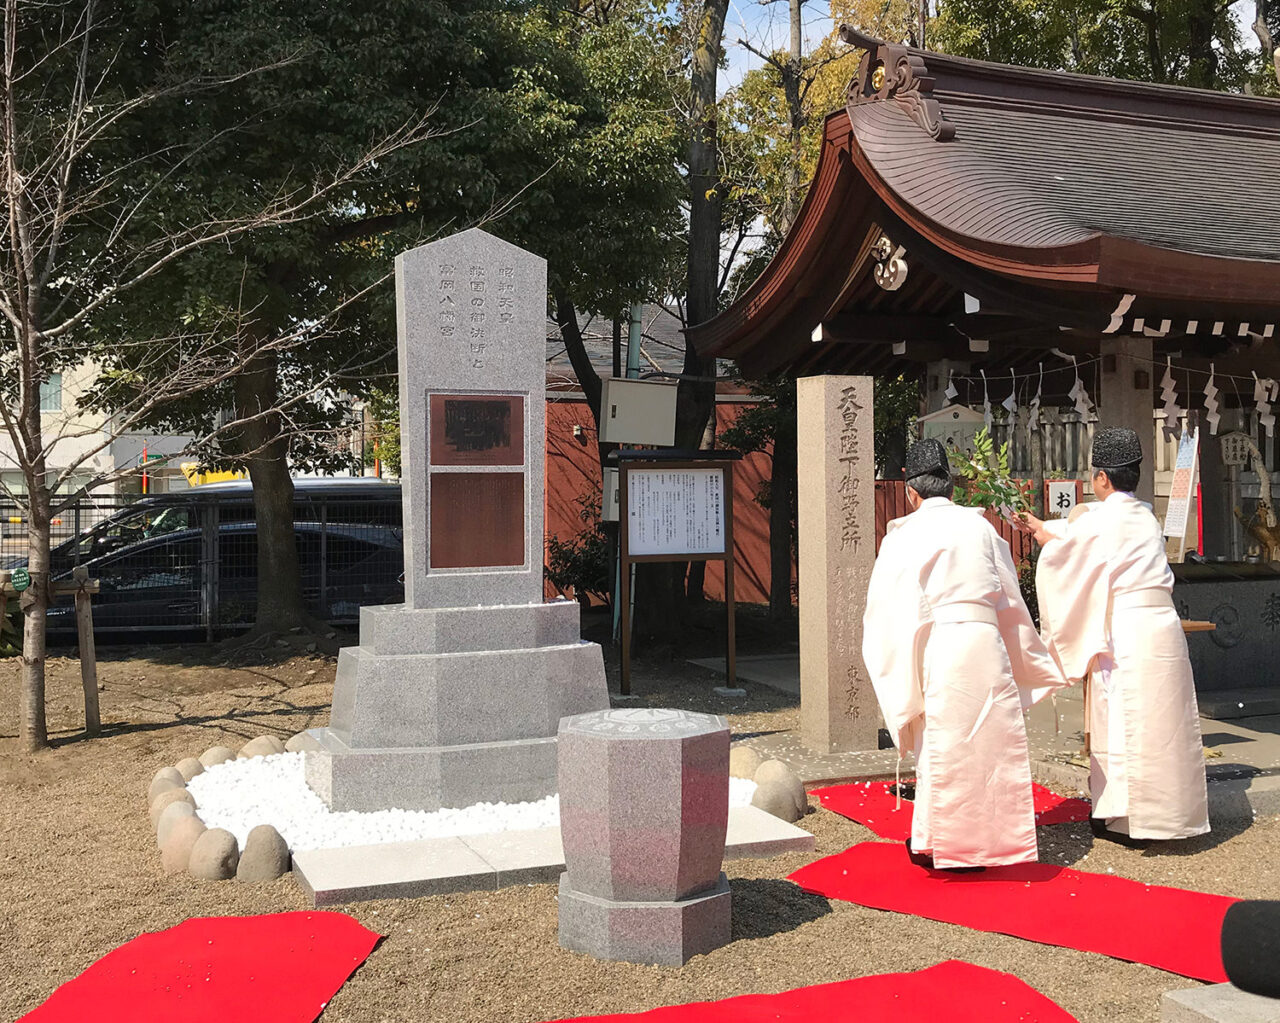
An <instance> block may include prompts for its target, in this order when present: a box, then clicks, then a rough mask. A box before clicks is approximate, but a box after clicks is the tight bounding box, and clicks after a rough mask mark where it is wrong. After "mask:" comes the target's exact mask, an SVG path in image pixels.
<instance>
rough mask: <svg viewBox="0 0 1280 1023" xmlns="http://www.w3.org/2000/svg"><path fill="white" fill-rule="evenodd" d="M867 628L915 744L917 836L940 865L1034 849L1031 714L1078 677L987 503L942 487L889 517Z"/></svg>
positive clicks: (907, 743)
mask: <svg viewBox="0 0 1280 1023" xmlns="http://www.w3.org/2000/svg"><path fill="white" fill-rule="evenodd" d="M862 635H863V640H862V656H863V660H864V661H865V662H866V665H867V670H868V671H869V673H870V675H871V681H872V684H873V685H874V686H875V691H876V696H877V698H878V699H879V701H880V707H881V710H882V711H883V712H884V717H885V722H886V723H887V725H888V728H889V733H890V734H891V735H892V736H893V740H894V742H895V743H896V744H897V746H898V749H899V751H902V750H906V749H911V750H913V751H914V752H915V757H916V796H915V806H914V808H913V811H912V825H911V847H912V850H913V851H914V852H917V853H930V854H932V856H933V861H934V864H935V866H938V867H971V866H999V865H1002V864H1009V863H1024V862H1028V861H1034V860H1035V859H1036V858H1037V847H1036V825H1035V812H1034V809H1033V806H1032V797H1031V765H1030V762H1029V759H1028V754H1027V733H1026V727H1025V724H1024V721H1023V717H1022V715H1023V712H1024V711H1025V710H1026V709H1027V708H1029V707H1030V706H1031V705H1032V704H1033V703H1035V702H1036V700H1038V699H1040V698H1041V697H1043V696H1045V695H1047V694H1048V693H1049V692H1051V691H1052V690H1054V689H1057V688H1059V687H1061V686H1064V685H1066V684H1067V683H1066V680H1065V678H1064V677H1063V676H1062V673H1061V672H1060V671H1059V669H1058V666H1057V665H1056V664H1055V662H1054V660H1053V658H1052V657H1051V656H1050V655H1049V652H1048V651H1047V650H1046V649H1045V646H1044V644H1043V643H1042V642H1041V639H1040V636H1039V635H1038V634H1037V632H1036V630H1035V626H1034V625H1033V624H1032V621H1031V616H1030V614H1028V612H1027V608H1026V605H1025V604H1024V603H1023V601H1022V595H1021V592H1020V591H1019V589H1018V575H1017V571H1016V570H1015V568H1014V565H1013V558H1012V556H1011V555H1010V553H1009V545H1008V544H1007V543H1005V542H1004V541H1003V540H1002V539H1000V537H999V536H998V535H997V534H996V531H995V530H994V529H993V528H992V527H991V524H990V523H989V522H987V520H986V519H985V518H984V517H983V515H982V513H981V510H980V509H976V508H962V507H959V506H957V505H955V504H953V503H952V502H951V501H949V500H947V499H946V498H942V497H932V498H929V499H928V500H926V501H923V502H922V503H921V504H920V507H919V508H918V509H917V510H916V511H914V512H912V513H911V514H910V515H907V516H905V517H903V518H900V519H895V520H894V521H892V522H890V523H889V528H888V532H887V534H886V536H885V538H884V543H883V544H882V545H881V547H880V554H879V556H878V557H877V559H876V564H875V569H874V570H873V572H872V574H871V584H870V587H869V588H868V591H867V610H866V614H865V616H864V618H863V634H862Z"/></svg>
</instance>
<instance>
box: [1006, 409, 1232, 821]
mask: <svg viewBox="0 0 1280 1023" xmlns="http://www.w3.org/2000/svg"><path fill="white" fill-rule="evenodd" d="M1092 461H1093V492H1094V495H1095V496H1096V497H1097V498H1098V500H1097V501H1096V502H1095V503H1093V504H1090V505H1084V506H1083V507H1084V508H1086V509H1087V511H1086V512H1085V513H1084V514H1081V515H1079V516H1078V517H1073V521H1070V522H1063V521H1061V520H1058V521H1054V522H1048V523H1046V522H1042V521H1041V520H1040V519H1037V518H1035V516H1031V515H1028V516H1024V519H1023V525H1024V528H1026V529H1028V530H1030V531H1031V532H1034V533H1035V537H1036V539H1037V540H1038V541H1039V542H1040V543H1041V544H1043V546H1044V549H1043V550H1042V551H1041V554H1040V563H1039V565H1038V566H1037V569H1036V593H1037V595H1038V597H1039V600H1040V626H1041V632H1042V635H1043V636H1044V638H1045V641H1046V643H1047V644H1048V646H1049V649H1050V651H1051V652H1052V653H1053V655H1054V657H1055V658H1056V660H1057V661H1058V663H1059V665H1061V667H1062V669H1063V672H1064V673H1065V674H1066V676H1067V677H1068V678H1071V679H1080V678H1083V677H1084V676H1085V675H1089V676H1090V679H1089V686H1088V697H1087V700H1086V706H1085V730H1086V731H1087V732H1088V733H1089V737H1090V744H1091V757H1090V764H1089V789H1090V794H1091V795H1092V797H1093V818H1094V819H1093V825H1094V833H1095V834H1097V835H1100V836H1102V837H1114V838H1115V839H1116V840H1117V841H1120V842H1122V843H1125V844H1138V843H1137V841H1136V840H1146V839H1172V838H1189V837H1190V836H1192V835H1202V834H1204V833H1205V832H1206V831H1208V830H1209V812H1208V802H1207V799H1206V795H1205V773H1204V753H1203V751H1202V748H1201V741H1200V721H1199V712H1198V710H1197V707H1196V693H1195V686H1194V684H1193V682H1192V678H1191V662H1190V660H1189V659H1188V657H1187V640H1186V636H1185V635H1184V634H1183V631H1182V623H1181V622H1180V621H1179V620H1178V614H1177V612H1176V611H1175V610H1174V607H1173V598H1172V596H1171V593H1172V590H1173V572H1172V571H1171V570H1170V568H1169V560H1168V558H1167V556H1166V555H1165V545H1164V537H1163V536H1162V535H1161V530H1160V523H1159V521H1157V519H1156V517H1155V515H1153V514H1152V512H1151V508H1150V506H1149V505H1147V504H1144V503H1143V502H1141V501H1139V500H1137V499H1136V498H1135V497H1134V496H1133V490H1134V488H1135V487H1137V485H1138V477H1139V473H1140V471H1141V463H1142V447H1141V445H1140V444H1139V442H1138V435H1137V434H1136V433H1134V431H1132V430H1126V429H1107V430H1099V431H1098V433H1097V434H1096V435H1095V437H1094V440H1093V454H1092Z"/></svg>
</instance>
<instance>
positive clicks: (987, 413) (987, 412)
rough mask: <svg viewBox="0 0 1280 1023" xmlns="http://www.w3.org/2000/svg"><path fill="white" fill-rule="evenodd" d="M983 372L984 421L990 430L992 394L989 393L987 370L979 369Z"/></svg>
mask: <svg viewBox="0 0 1280 1023" xmlns="http://www.w3.org/2000/svg"><path fill="white" fill-rule="evenodd" d="M978 372H979V373H981V374H982V422H983V424H984V425H985V426H986V428H987V429H988V430H990V429H991V423H992V421H993V420H992V418H991V396H990V395H989V394H987V371H986V370H985V369H980V370H978Z"/></svg>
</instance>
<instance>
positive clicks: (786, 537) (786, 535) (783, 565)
mask: <svg viewBox="0 0 1280 1023" xmlns="http://www.w3.org/2000/svg"><path fill="white" fill-rule="evenodd" d="M795 497H796V445H795V435H794V433H793V432H792V431H782V430H779V431H778V436H777V438H776V439H775V440H774V442H773V474H772V476H771V477H770V480H769V620H770V621H774V622H786V621H790V620H791V560H792V559H791V550H792V543H791V522H792V514H791V510H792V507H793V506H794V504H795Z"/></svg>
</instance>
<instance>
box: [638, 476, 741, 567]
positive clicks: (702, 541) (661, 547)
mask: <svg viewBox="0 0 1280 1023" xmlns="http://www.w3.org/2000/svg"><path fill="white" fill-rule="evenodd" d="M724 477H725V472H724V469H722V468H717V469H628V470H627V473H626V478H627V555H628V556H629V557H644V556H645V555H650V554H724V553H725V535H726V534H725V507H724V496H725V495H724Z"/></svg>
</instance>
